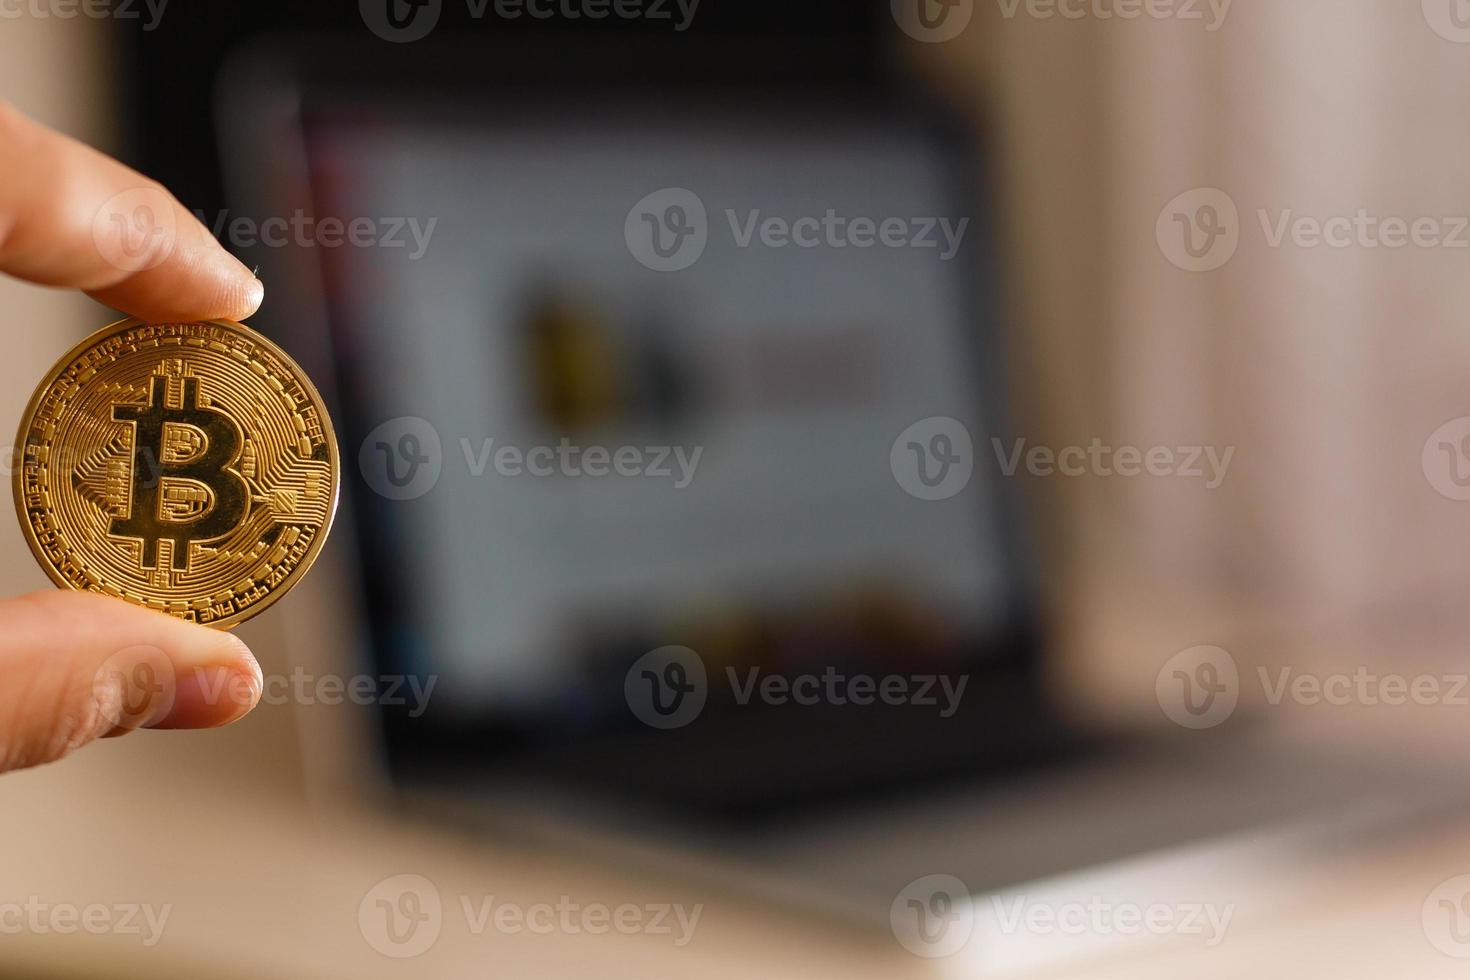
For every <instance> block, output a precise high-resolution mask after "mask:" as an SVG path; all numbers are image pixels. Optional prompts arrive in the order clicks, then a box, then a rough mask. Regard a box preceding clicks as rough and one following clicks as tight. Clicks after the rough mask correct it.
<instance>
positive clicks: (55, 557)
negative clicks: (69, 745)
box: [14, 320, 339, 627]
mask: <svg viewBox="0 0 1470 980" xmlns="http://www.w3.org/2000/svg"><path fill="white" fill-rule="evenodd" d="M16 444H17V446H19V447H20V449H21V459H20V465H19V466H18V467H17V469H16V471H15V476H14V482H15V496H16V509H17V512H18V513H19V515H20V519H21V527H22V530H23V531H24V533H25V537H26V542H27V544H29V545H30V547H31V551H32V552H33V553H34V554H35V556H36V558H37V560H38V561H39V562H40V564H41V567H42V568H43V569H44V570H45V571H46V573H47V575H49V576H50V577H51V579H52V581H54V582H55V583H56V584H57V585H60V586H62V587H63V588H71V589H81V590H88V591H93V592H100V593H103V594H105V595H112V596H117V597H119V598H122V599H126V600H128V601H129V602H133V603H136V604H138V605H143V606H148V607H151V608H154V609H158V610H160V611H162V612H166V613H169V614H170V615H173V616H178V617H180V618H182V619H188V620H193V621H196V622H201V623H207V624H209V625H213V626H221V627H230V626H233V625H235V624H236V623H239V622H242V621H244V620H245V619H248V618H249V617H250V616H253V615H255V614H256V613H258V612H260V611H261V610H262V609H264V608H265V607H267V606H269V605H270V604H271V603H272V602H274V601H276V600H277V599H279V598H280V597H281V596H282V595H283V594H285V592H286V591H287V590H289V589H290V588H291V587H292V586H293V585H295V583H296V582H297V581H299V580H300V578H301V576H302V575H303V574H305V572H306V570H307V569H308V568H309V567H310V566H311V564H312V562H313V561H314V560H315V559H316V556H317V554H318V553H319V552H320V550H321V548H322V545H323V543H324V542H325V540H326V536H327V532H328V530H329V529H330V527H331V522H332V517H333V515H334V514H335V512H336V506H337V492H338V480H339V475H338V471H339V467H338V459H337V445H336V438H335V436H334V435H333V433H332V425H331V420H330V419H329V418H328V416H327V412H326V408H325V406H324V405H323V403H322V400H321V396H320V395H319V394H317V392H316V389H315V388H313V387H312V385H311V382H310V381H309V380H308V379H307V378H306V376H305V374H304V373H303V372H302V370H301V368H300V367H298V366H297V365H296V363H295V362H294V361H292V360H291V359H290V358H289V357H288V356H287V355H286V354H285V352H283V351H282V350H281V349H280V348H278V347H276V346H275V345H274V344H272V343H270V342H269V341H268V340H266V339H265V338H264V337H262V336H260V335H259V334H257V333H255V332H254V331H253V330H250V329H249V328H247V327H244V326H241V325H240V324H238V323H231V322H229V321H225V320H211V321H206V322H203V323H163V324H143V323H139V322H137V321H135V320H125V321H123V322H121V323H117V324H113V325H112V326H110V327H107V328H104V329H103V330H101V331H99V332H98V333H97V334H94V335H93V336H91V337H89V338H87V340H85V341H83V342H82V343H81V344H80V345H78V346H77V347H76V348H75V349H73V350H72V351H71V352H70V353H68V354H67V355H66V356H65V357H63V358H62V359H61V361H60V362H58V364H57V365H56V367H55V368H53V369H52V372H51V374H50V375H49V376H48V377H47V378H46V380H45V381H43V382H42V384H41V386H40V388H38V389H37V391H36V394H35V396H34V397H33V398H32V400H31V404H30V406H29V408H28V409H27V410H26V415H25V417H24V419H23V420H22V423H21V429H20V435H19V437H18V438H17V442H16Z"/></svg>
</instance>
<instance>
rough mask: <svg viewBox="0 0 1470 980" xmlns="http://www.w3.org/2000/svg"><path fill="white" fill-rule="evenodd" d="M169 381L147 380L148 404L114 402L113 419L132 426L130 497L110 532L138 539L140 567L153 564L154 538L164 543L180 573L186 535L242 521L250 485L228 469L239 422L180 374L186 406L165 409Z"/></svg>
mask: <svg viewBox="0 0 1470 980" xmlns="http://www.w3.org/2000/svg"><path fill="white" fill-rule="evenodd" d="M167 381H168V379H167V378H161V377H157V376H155V377H153V378H152V379H151V381H150V384H149V394H148V405H147V406H146V407H140V406H135V405H113V406H112V418H113V420H114V421H118V422H130V423H131V424H132V425H133V482H132V489H133V494H132V496H133V499H132V506H131V507H130V508H129V512H128V516H127V517H116V518H113V520H112V527H111V530H110V531H109V532H108V533H110V534H111V535H112V536H114V537H125V538H137V539H139V540H140V541H142V543H143V558H142V567H143V568H145V569H152V568H157V567H158V550H159V549H158V546H159V543H160V542H163V541H168V542H169V543H170V546H171V548H170V550H171V551H172V554H173V567H174V568H175V569H177V570H181V571H182V570H185V569H187V568H188V567H189V542H190V541H191V540H195V541H208V540H211V539H215V538H221V537H224V536H225V535H226V534H228V533H230V532H231V531H233V530H234V529H235V528H237V527H239V526H240V522H241V521H243V520H244V519H245V509H246V505H247V504H248V502H249V500H248V493H249V487H248V486H247V485H246V483H245V481H244V480H243V479H241V477H240V476H239V474H238V473H233V472H231V471H229V470H228V469H226V467H228V466H232V465H234V463H235V461H236V460H237V459H238V458H239V456H240V450H241V448H242V446H243V444H244V441H245V440H244V437H243V436H242V435H241V434H240V427H239V426H237V425H236V424H235V423H234V422H233V421H231V420H230V418H229V416H226V415H222V414H221V413H219V412H215V411H212V410H210V409H208V408H206V407H204V406H202V405H201V404H200V403H199V380H198V379H197V378H183V379H182V382H183V383H182V387H183V406H182V408H171V407H169V406H168V405H167V404H166V401H167V391H168V384H167ZM150 464H151V468H153V469H155V470H157V472H156V473H155V474H154V475H153V478H149V473H148V470H149V468H150Z"/></svg>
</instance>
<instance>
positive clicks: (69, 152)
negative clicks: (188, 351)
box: [0, 102, 265, 322]
mask: <svg viewBox="0 0 1470 980" xmlns="http://www.w3.org/2000/svg"><path fill="white" fill-rule="evenodd" d="M0 271H3V272H8V273H10V274H11V275H13V276H17V277H19V278H21V279H26V280H29V281H30V282H35V283H40V284H42V285H47V286H66V287H72V288H76V289H81V290H84V291H85V292H86V293H88V294H89V295H90V296H92V298H94V299H96V300H97V301H98V302H101V303H105V304H106V305H108V306H112V307H115V308H116V309H119V310H122V311H123V312H125V313H131V314H132V315H133V316H136V317H138V318H140V319H142V320H145V321H153V322H157V321H163V320H195V319H199V320H205V319H226V320H243V319H245V318H246V317H248V316H249V315H250V314H252V313H254V312H255V310H256V308H257V307H259V306H260V301H261V299H262V297H263V296H264V293H265V287H264V286H262V285H261V283H260V280H258V279H256V278H255V277H254V276H253V275H251V274H250V270H248V269H246V268H245V266H244V265H242V264H241V263H240V262H239V261H238V260H237V259H235V257H234V256H232V255H230V253H229V252H227V251H225V249H224V248H223V247H221V246H220V244H219V243H218V242H217V241H215V239H214V237H213V236H212V235H210V233H209V231H208V229H206V228H205V227H204V225H203V224H202V223H201V222H200V221H199V220H198V219H197V218H195V217H194V216H193V215H192V214H190V213H189V212H188V211H187V210H186V209H185V208H184V206H183V205H182V204H180V203H179V202H178V201H177V200H176V199H175V198H174V196H173V195H172V194H170V193H169V192H168V191H166V190H165V189H164V188H163V187H162V186H161V185H160V184H158V183H157V182H156V181H153V180H149V179H148V178H147V177H144V176H143V175H142V174H139V173H137V172H136V171H134V170H131V169H129V168H128V167H125V166H123V165H122V164H120V163H118V162H117V161H116V160H113V159H111V158H110V157H107V156H105V155H103V154H101V153H99V152H97V151H96V150H94V149H92V148H91V147H89V146H87V145H85V144H83V143H79V142H77V141H76V140H73V139H71V138H69V137H66V136H63V135H61V134H60V133H56V132H53V131H52V130H49V129H47V128H46V127H44V126H42V125H40V124H39V123H36V122H34V121H33V120H31V119H28V118H27V117H26V116H24V115H22V114H21V113H20V112H19V111H17V110H16V109H15V108H13V107H12V106H10V105H8V104H6V103H4V102H0Z"/></svg>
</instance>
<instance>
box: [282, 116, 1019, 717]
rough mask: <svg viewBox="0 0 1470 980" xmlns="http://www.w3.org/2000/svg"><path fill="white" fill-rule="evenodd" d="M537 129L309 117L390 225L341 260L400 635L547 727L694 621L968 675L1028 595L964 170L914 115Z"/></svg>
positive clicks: (718, 658) (350, 409)
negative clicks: (1009, 519) (1001, 491)
mask: <svg viewBox="0 0 1470 980" xmlns="http://www.w3.org/2000/svg"><path fill="white" fill-rule="evenodd" d="M552 118H555V120H556V122H555V124H549V123H547V122H545V121H544V120H543V119H541V118H538V116H537V114H536V113H534V112H528V111H524V110H522V111H510V112H501V111H496V112H489V111H486V112H484V113H483V114H473V113H460V114H457V115H456V116H455V117H454V118H452V119H449V118H412V117H403V116H386V115H375V116H370V117H365V116H361V115H355V114H352V113H345V112H344V113H320V114H316V115H314V116H313V117H312V120H311V122H310V124H309V126H308V140H307V144H308V157H309V162H310V170H311V178H312V188H313V196H314V199H315V202H316V209H317V212H318V214H319V215H322V214H328V215H337V216H342V217H343V219H344V225H347V224H350V222H348V221H347V220H346V219H347V218H348V217H349V216H352V217H362V216H369V217H370V218H371V219H373V222H374V225H373V228H374V233H375V234H377V235H378V240H377V241H376V242H375V244H377V245H379V246H380V247H352V244H351V243H350V242H348V243H347V244H346V245H345V246H344V247H340V248H333V249H324V250H323V256H324V259H325V261H326V262H327V267H328V276H327V281H328V285H329V297H328V302H329V308H330V314H331V323H332V333H333V348H334V356H335V360H336V363H337V366H338V370H339V374H340V377H339V385H338V388H339V397H340V400H341V402H342V405H341V412H342V415H343V416H344V418H343V426H342V427H343V429H344V430H345V431H344V437H343V443H344V446H343V449H344V458H345V459H355V460H356V463H357V467H358V471H359V472H358V473H356V474H354V476H355V477H358V479H355V480H354V481H353V486H352V487H351V488H350V493H349V495H348V499H347V506H348V507H349V508H350V509H351V510H352V511H353V513H354V514H355V517H356V521H357V524H358V529H359V537H360V539H361V541H362V547H363V550H364V570H365V574H366V575H367V576H368V577H369V578H371V579H373V580H374V581H373V582H371V583H370V585H369V589H368V595H369V596H370V597H371V601H372V605H373V607H374V608H373V610H372V615H373V616H374V618H375V622H376V627H375V634H376V635H375V645H376V646H377V647H378V655H379V658H380V660H382V661H383V662H385V663H388V664H392V665H395V666H397V667H400V668H404V667H406V668H409V669H412V670H415V671H418V672H427V673H432V674H434V675H437V677H438V687H437V690H436V693H435V697H434V703H433V705H432V711H433V713H434V715H435V718H434V719H433V721H435V722H436V723H438V724H440V725H451V726H452V725H454V724H456V723H458V722H466V723H468V722H469V721H470V720H472V719H479V720H484V719H487V718H491V719H494V720H495V721H496V722H497V723H501V724H508V725H512V726H515V727H520V728H524V729H527V730H536V729H538V728H545V727H546V726H552V727H554V728H555V729H556V730H557V731H559V732H565V731H567V730H575V729H582V730H591V731H596V730H598V728H599V727H600V726H618V725H624V724H628V723H633V722H634V719H633V718H632V717H631V716H630V710H629V705H628V704H627V703H625V700H626V699H625V697H624V688H623V687H622V686H621V683H620V682H621V680H622V679H623V676H624V673H625V672H626V671H627V670H628V668H629V666H630V664H632V663H634V662H636V661H637V660H638V658H640V657H642V656H644V655H646V654H647V653H648V652H649V651H653V650H657V649H660V648H666V647H669V646H675V645H676V646H679V647H682V648H687V649H689V650H693V651H695V652H696V653H697V654H698V655H699V657H700V658H701V660H702V662H703V665H704V666H705V667H706V668H707V669H708V671H710V672H711V673H712V674H714V673H718V674H720V675H721V676H722V677H723V676H724V675H725V674H726V673H728V672H730V671H734V672H735V673H733V674H730V676H743V675H741V674H740V672H742V671H747V670H748V669H752V668H754V669H758V670H762V671H778V672H779V671H791V670H796V669H803V668H807V667H814V666H816V665H821V666H822V667H824V668H825V667H830V666H835V667H837V668H842V667H844V666H846V667H848V668H851V669H867V670H870V671H881V670H888V669H892V670H903V669H906V668H914V667H915V666H923V665H928V666H931V667H932V666H934V665H936V664H937V665H940V666H941V667H943V666H945V665H948V666H949V668H950V669H952V670H955V671H961V670H963V668H964V666H965V660H966V658H969V657H972V656H973V655H974V651H975V649H976V644H975V642H974V641H975V638H976V637H978V636H981V635H984V634H985V633H986V632H987V631H988V630H991V629H994V628H995V627H996V625H997V624H998V623H1000V622H1002V621H1003V620H1005V618H1006V617H1007V615H1008V614H1009V612H1010V606H1011V604H1012V603H1013V601H1014V595H1013V586H1014V575H1013V569H1012V568H1010V567H1009V565H1008V560H1007V559H1006V557H1005V549H1004V547H1003V543H1002V538H1003V536H1004V533H1005V529H1004V528H1003V527H1002V526H1001V524H1002V520H1003V518H1002V517H1001V512H1000V511H998V510H997V509H995V508H994V507H993V506H991V505H992V502H993V495H994V490H995V487H994V486H993V485H992V484H993V483H994V482H995V481H996V480H997V476H996V474H997V473H998V470H997V468H996V467H995V466H993V465H986V463H985V460H984V459H983V457H984V456H986V455H988V454H990V452H991V441H990V437H989V434H990V433H991V432H992V431H995V429H994V424H993V423H994V420H992V419H989V418H986V417H985V414H986V412H985V406H986V404H987V401H990V400H993V395H994V393H991V392H986V391H984V390H982V388H983V385H982V382H981V380H980V379H981V378H983V377H984V376H985V374H986V368H987V365H986V364H985V363H984V359H985V358H986V357H987V356H989V355H990V352H989V351H988V350H987V349H986V345H985V343H984V341H983V339H982V338H983V331H982V330H981V328H980V325H979V324H978V323H977V318H976V305H977V304H976V302H975V300H976V293H977V291H979V290H980V289H982V288H983V287H980V286H978V285H977V282H978V281H979V278H980V277H979V273H978V272H977V265H978V260H977V253H978V251H979V243H978V242H977V239H978V238H979V237H980V236H981V235H982V234H983V232H982V229H981V227H980V223H979V220H978V219H977V216H976V215H974V214H972V213H969V212H968V211H967V210H966V208H967V207H968V206H969V204H968V200H967V198H966V197H965V196H964V195H963V194H962V193H961V191H960V188H959V186H958V184H957V181H963V180H964V179H965V178H966V177H968V175H967V174H964V173H963V163H964V160H963V159H962V158H957V157H956V155H955V149H954V147H953V146H952V145H951V144H950V143H949V142H948V141H947V139H946V138H943V137H941V136H939V135H937V134H936V132H935V131H934V130H933V129H931V128H929V127H926V126H925V125H922V124H920V123H917V122H911V121H908V120H906V119H904V118H903V117H902V116H900V115H897V114H895V115H892V116H885V115H881V114H872V115H862V114H857V113H849V112H845V111H842V110H834V111H831V112H827V113H824V114H822V115H820V116H818V117H814V118H812V119H804V118H803V117H802V115H801V114H800V113H799V112H796V111H793V112H792V113H790V114H789V115H787V116H786V117H774V118H773V117H771V116H761V117H753V118H751V119H749V120H743V121H742V120H736V121H732V120H731V119H730V118H729V117H728V116H722V117H721V118H720V120H719V122H718V123H715V122H714V121H710V120H707V119H705V118H703V117H699V116H695V117H692V118H680V119H677V120H668V121H665V122H659V121H654V120H649V119H643V118H639V117H638V116H637V115H632V114H630V115H628V116H627V117H625V118H620V117H616V116H610V115H609V114H607V113H601V114H599V115H587V116H586V117H585V118H584V119H582V120H581V122H580V123H578V122H576V121H575V117H570V118H569V116H568V114H566V113H561V114H557V115H555V116H553V117H552ZM394 227H397V228H398V234H397V236H396V242H397V243H396V244H395V243H394V242H389V241H386V240H384V237H385V235H386V232H387V231H388V230H389V229H391V228H394ZM349 230H350V229H349ZM988 367H990V368H992V369H993V368H994V367H995V366H994V365H988ZM977 454H978V456H979V457H981V458H980V459H979V462H978V464H977ZM614 680H615V681H617V682H619V683H612V682H611V681H614ZM604 681H608V682H606V683H604ZM720 683H723V682H720ZM717 686H720V684H717V683H715V682H713V681H712V682H711V697H712V698H717V697H718V693H717V692H716V691H715V690H714V688H715V687H717ZM729 693H730V692H728V691H727V692H726V695H727V696H728V695H729ZM735 693H737V694H738V691H737V692H735ZM633 713H634V714H636V711H635V712H633Z"/></svg>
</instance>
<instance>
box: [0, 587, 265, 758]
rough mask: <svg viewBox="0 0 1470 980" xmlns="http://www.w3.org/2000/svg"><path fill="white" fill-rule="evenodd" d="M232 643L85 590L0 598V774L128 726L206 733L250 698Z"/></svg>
mask: <svg viewBox="0 0 1470 980" xmlns="http://www.w3.org/2000/svg"><path fill="white" fill-rule="evenodd" d="M263 686H264V685H263V682H262V678H261V672H260V666H259V664H257V663H256V662H255V658H254V657H253V656H252V655H251V653H250V651H249V649H247V648H246V646H245V644H244V643H242V642H241V641H240V640H239V639H238V638H237V637H235V636H233V635H231V634H229V633H222V632H219V631H217V630H212V629H209V628H207V627H204V626H197V625H194V624H192V623H186V622H184V621H182V620H179V619H175V618H173V617H172V616H166V615H164V614H162V613H158V612H153V611H151V610H148V609H143V608H141V607H138V606H133V605H130V604H129V603H126V602H123V601H122V600H119V599H110V598H107V597H105V596H99V595H94V594H92V593H89V592H65V591H49V592H37V593H35V594H33V595H28V596H21V597H19V598H15V599H4V600H0V772H5V771H8V770H11V769H24V768H26V767H28V766H38V765H43V764H45V763H48V762H54V761H56V760H57V759H60V758H61V757H62V756H64V755H66V754H67V753H69V752H71V751H72V750H73V749H76V748H79V747H80V746H82V745H85V744H86V743H88V742H90V741H92V740H93V739H95V738H100V737H103V736H107V735H120V734H124V733H126V732H128V731H132V730H133V729H136V728H215V727H218V726H220V725H227V724H229V723H230V722H232V721H235V720H236V719H238V718H240V717H242V716H243V715H245V714H246V713H247V712H248V711H250V709H251V708H253V707H255V705H256V703H257V702H258V701H259V700H260V695H261V690H262V688H263Z"/></svg>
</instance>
